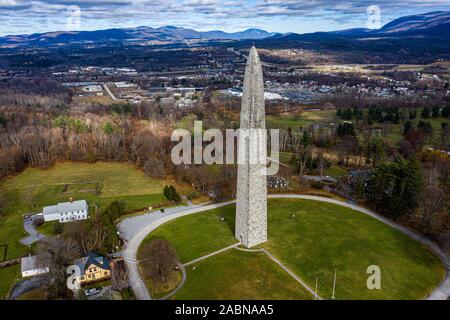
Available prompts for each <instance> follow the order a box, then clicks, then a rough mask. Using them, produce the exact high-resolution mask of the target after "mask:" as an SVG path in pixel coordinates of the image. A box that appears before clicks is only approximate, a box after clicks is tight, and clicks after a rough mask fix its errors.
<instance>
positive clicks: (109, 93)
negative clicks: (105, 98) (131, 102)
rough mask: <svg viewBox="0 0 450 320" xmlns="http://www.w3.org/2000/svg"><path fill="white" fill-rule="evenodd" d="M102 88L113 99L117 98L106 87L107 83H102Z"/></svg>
mask: <svg viewBox="0 0 450 320" xmlns="http://www.w3.org/2000/svg"><path fill="white" fill-rule="evenodd" d="M103 88H105V91H106V93H107V94H108V95H109V96H110V97H111V99H113V100H114V101H117V100H119V99H117V98H116V96H115V95H114V94H113V93H112V92H111V90H110V89H109V88H108V85H107V84H104V85H103Z"/></svg>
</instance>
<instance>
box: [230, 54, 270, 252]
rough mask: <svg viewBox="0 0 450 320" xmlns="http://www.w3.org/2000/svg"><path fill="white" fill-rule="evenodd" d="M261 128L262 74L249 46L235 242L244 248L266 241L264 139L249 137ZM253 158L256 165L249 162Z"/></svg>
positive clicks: (265, 143)
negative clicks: (246, 133)
mask: <svg viewBox="0 0 450 320" xmlns="http://www.w3.org/2000/svg"><path fill="white" fill-rule="evenodd" d="M265 128H266V115H265V105H264V81H263V72H262V66H261V61H260V59H259V55H258V52H257V51H256V48H255V47H252V48H251V50H250V54H249V57H248V61H247V66H246V67H245V76H244V89H243V94H242V107H241V130H242V132H248V131H250V135H247V136H245V135H243V134H242V132H241V133H240V134H239V149H238V159H239V160H238V161H239V162H238V178H237V204H236V239H237V240H239V241H240V242H241V243H242V244H244V245H245V246H246V247H247V248H250V247H253V246H256V245H258V244H261V243H264V242H266V241H267V178H266V175H265V169H266V165H265V161H266V159H267V149H266V147H267V140H266V138H265V137H264V136H261V135H253V134H252V132H253V130H254V129H265ZM246 129H247V130H246ZM248 129H250V130H248ZM254 131H256V130H254ZM260 131H262V130H260ZM255 156H256V158H257V159H258V161H257V162H255V161H250V160H249V159H251V158H252V157H253V159H254V158H255ZM241 159H245V162H244V163H243V162H242V161H241ZM262 159H263V160H264V161H261V160H262Z"/></svg>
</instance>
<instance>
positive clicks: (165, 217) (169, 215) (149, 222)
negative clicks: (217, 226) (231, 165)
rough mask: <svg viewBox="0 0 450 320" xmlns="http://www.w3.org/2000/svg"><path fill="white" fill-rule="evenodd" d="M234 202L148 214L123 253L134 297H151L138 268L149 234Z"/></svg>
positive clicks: (142, 298)
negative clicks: (138, 258)
mask: <svg viewBox="0 0 450 320" xmlns="http://www.w3.org/2000/svg"><path fill="white" fill-rule="evenodd" d="M233 203H234V201H229V202H224V203H220V204H211V205H204V206H193V207H185V210H169V209H166V210H165V213H161V212H156V213H151V214H148V215H147V217H146V219H145V223H141V226H142V227H141V229H140V230H136V231H137V232H136V233H135V234H134V235H132V236H131V238H130V239H128V240H127V241H126V242H125V249H124V251H123V256H124V258H125V263H126V266H127V270H128V273H129V279H130V285H131V288H132V289H133V292H134V295H135V297H136V299H138V300H150V299H151V296H150V294H149V292H148V290H147V287H146V285H145V283H144V281H143V279H142V277H141V274H140V272H139V269H138V266H137V260H136V257H137V252H138V249H139V246H140V245H141V243H142V241H144V239H145V238H146V237H147V235H148V234H149V233H151V232H152V231H154V230H155V229H157V228H158V227H159V226H161V225H163V224H164V223H167V222H169V221H171V220H174V219H178V218H181V217H184V216H187V215H190V214H194V213H199V212H204V211H208V210H212V209H216V208H220V207H224V206H227V205H230V204H233ZM136 218H139V217H133V218H129V219H136ZM129 219H125V220H124V221H122V222H121V224H120V225H119V232H121V233H122V231H120V230H121V229H122V230H123V225H124V224H125V225H126V224H128V223H130V221H127V220H129Z"/></svg>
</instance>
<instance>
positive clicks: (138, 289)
mask: <svg viewBox="0 0 450 320" xmlns="http://www.w3.org/2000/svg"><path fill="white" fill-rule="evenodd" d="M268 198H269V199H303V200H314V201H320V202H327V203H333V204H336V205H340V206H344V207H347V208H350V209H353V210H356V211H359V212H361V213H364V214H366V215H368V216H371V217H372V218H374V219H377V220H379V221H381V222H383V223H385V224H387V225H389V226H391V227H392V228H394V229H396V230H399V231H400V232H403V233H404V234H406V235H408V236H409V237H411V238H413V239H415V240H417V241H419V242H421V243H422V244H424V245H426V246H428V247H429V248H430V249H431V250H432V251H434V252H435V253H436V254H437V255H438V256H439V258H440V259H441V261H442V263H443V264H444V266H445V268H446V270H447V272H446V277H445V279H444V280H443V281H442V282H441V284H440V285H439V286H438V287H437V288H436V289H435V290H434V291H433V292H432V293H431V294H430V295H429V296H428V297H427V299H429V300H445V299H447V297H450V258H449V257H448V256H447V255H446V254H445V253H444V252H443V251H442V250H441V249H440V248H439V247H438V246H437V245H436V244H435V243H434V242H432V241H430V240H428V239H427V238H425V237H423V236H421V235H419V234H417V233H416V232H414V231H412V230H409V229H407V228H405V227H403V226H400V225H399V224H397V223H395V222H393V221H391V220H389V219H387V218H386V217H383V216H381V215H379V214H377V213H375V212H373V211H371V210H368V209H366V208H363V207H360V206H358V205H355V204H352V203H347V202H343V201H339V200H335V199H330V198H325V197H318V196H309V195H295V194H277V195H268ZM234 203H235V201H228V202H223V203H217V204H210V205H203V206H196V207H191V208H189V207H186V210H179V211H173V212H167V213H166V214H161V213H159V214H158V213H155V214H151V215H152V217H151V218H149V219H147V220H146V223H145V224H141V226H142V227H141V228H140V230H139V231H138V232H136V233H135V234H134V235H133V236H132V237H131V238H130V239H129V240H128V241H127V242H126V244H125V249H124V258H125V262H126V265H127V269H128V272H129V278H130V284H131V287H132V289H133V291H134V294H135V296H136V299H138V300H150V299H151V296H150V294H149V292H148V290H147V287H146V285H145V283H144V281H143V279H142V277H141V275H140V272H139V269H138V267H137V261H136V256H137V252H138V249H139V246H140V244H141V243H142V241H144V239H145V238H146V237H147V235H148V234H150V233H151V232H152V231H154V230H155V229H157V228H158V227H160V226H161V225H163V224H165V223H167V222H169V221H171V220H175V219H178V218H181V217H184V216H188V215H191V214H195V213H200V212H205V211H208V210H212V209H216V208H220V207H225V206H228V205H231V204H234ZM153 215H154V216H153ZM129 219H134V218H129ZM127 220H128V219H127ZM124 221H126V220H124ZM122 223H123V222H122Z"/></svg>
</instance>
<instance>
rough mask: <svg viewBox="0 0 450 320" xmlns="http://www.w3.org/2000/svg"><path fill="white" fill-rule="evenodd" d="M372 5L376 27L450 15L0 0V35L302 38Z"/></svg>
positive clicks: (418, 9)
mask: <svg viewBox="0 0 450 320" xmlns="http://www.w3.org/2000/svg"><path fill="white" fill-rule="evenodd" d="M373 5H377V6H378V7H379V8H380V11H381V23H382V24H385V23H387V22H389V21H390V20H392V19H394V18H397V17H401V16H404V15H409V14H415V13H424V12H429V11H437V10H450V1H449V0H353V1H349V0H247V1H238V0H0V16H1V19H2V21H1V28H0V35H7V34H29V33H35V32H45V31H56V30H58V31H64V30H73V29H75V30H77V29H78V30H96V29H107V28H113V27H135V26H142V25H146V26H151V27H159V26H163V25H174V26H181V27H187V28H193V29H196V30H202V31H205V30H213V29H221V30H224V31H240V30H243V29H247V28H262V29H265V30H268V31H273V32H297V33H306V32H313V31H329V30H338V29H346V28H354V27H366V23H367V20H368V13H367V8H368V7H370V6H373Z"/></svg>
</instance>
